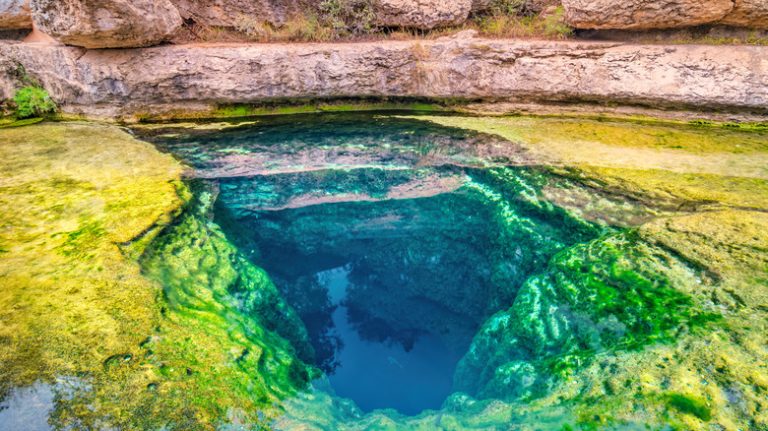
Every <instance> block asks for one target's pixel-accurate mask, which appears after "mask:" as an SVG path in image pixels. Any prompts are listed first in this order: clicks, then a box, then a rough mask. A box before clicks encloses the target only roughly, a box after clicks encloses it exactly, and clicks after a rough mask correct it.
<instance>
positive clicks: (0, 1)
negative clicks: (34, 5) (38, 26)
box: [0, 0, 32, 30]
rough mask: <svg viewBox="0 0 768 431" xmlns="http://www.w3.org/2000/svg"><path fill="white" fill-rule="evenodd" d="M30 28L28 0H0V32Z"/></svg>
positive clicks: (30, 19)
mask: <svg viewBox="0 0 768 431" xmlns="http://www.w3.org/2000/svg"><path fill="white" fill-rule="evenodd" d="M28 28H32V15H31V14H30V13H29V0H0V30H6V29H10V30H17V29H28Z"/></svg>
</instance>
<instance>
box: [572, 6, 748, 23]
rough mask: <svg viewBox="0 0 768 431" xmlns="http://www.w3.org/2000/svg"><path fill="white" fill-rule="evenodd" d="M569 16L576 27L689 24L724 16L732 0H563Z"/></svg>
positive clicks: (710, 20)
mask: <svg viewBox="0 0 768 431" xmlns="http://www.w3.org/2000/svg"><path fill="white" fill-rule="evenodd" d="M563 6H564V7H565V10H566V19H567V21H568V23H569V24H571V25H572V26H574V27H577V28H591V29H653V28H674V27H687V26H693V25H699V24H706V23H711V22H715V21H719V20H721V19H723V18H724V17H725V16H726V15H727V14H728V13H729V12H730V11H731V10H732V9H733V1H732V0H664V1H656V0H627V1H615V0H564V1H563Z"/></svg>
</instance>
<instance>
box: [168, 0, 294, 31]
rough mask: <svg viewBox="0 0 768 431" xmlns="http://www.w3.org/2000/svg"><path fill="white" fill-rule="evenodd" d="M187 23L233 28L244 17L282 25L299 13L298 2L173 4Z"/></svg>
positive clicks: (176, 0) (200, 0) (197, 0)
mask: <svg viewBox="0 0 768 431" xmlns="http://www.w3.org/2000/svg"><path fill="white" fill-rule="evenodd" d="M171 2H172V3H173V4H174V5H175V6H176V8H177V9H178V10H179V13H180V14H181V16H182V17H183V18H184V19H192V20H194V21H195V22H197V23H200V24H203V25H209V26H220V27H234V26H235V25H236V24H237V22H238V20H240V19H241V17H243V16H245V17H248V18H251V19H257V20H261V21H264V22H269V23H271V24H273V25H277V26H280V25H282V24H283V23H284V22H285V21H286V20H287V19H288V18H290V15H291V14H293V13H297V12H298V11H299V10H300V5H299V2H298V0H258V1H253V0H171Z"/></svg>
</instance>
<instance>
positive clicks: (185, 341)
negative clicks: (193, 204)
mask: <svg viewBox="0 0 768 431" xmlns="http://www.w3.org/2000/svg"><path fill="white" fill-rule="evenodd" d="M0 154H2V162H1V163H2V168H1V169H0V171H1V172H2V177H0V202H1V203H2V217H0V219H1V220H2V223H1V225H0V227H1V228H0V248H1V249H2V252H0V273H1V274H2V282H1V284H2V289H0V322H2V323H1V324H0V340H2V343H0V395H2V397H5V396H6V395H7V394H8V393H9V391H10V390H11V389H12V388H14V387H23V386H29V385H31V384H33V383H34V382H38V381H42V382H46V383H49V384H51V385H52V388H54V390H55V391H57V395H56V398H55V406H54V407H55V408H54V410H53V412H52V413H51V419H50V421H51V424H52V425H54V426H55V427H57V428H62V429H69V428H77V429H80V428H91V429H93V428H97V429H101V428H104V427H118V428H120V429H126V430H131V429H141V430H146V429H184V430H192V429H211V428H212V427H213V426H214V425H215V424H221V423H225V422H231V421H240V422H245V423H250V424H252V425H249V426H250V427H253V428H258V427H260V426H262V425H259V424H263V423H264V420H265V418H267V417H269V415H270V414H271V413H270V411H273V410H272V409H273V407H272V404H273V403H274V402H275V401H276V400H277V399H278V397H280V396H285V395H287V394H290V393H292V392H293V391H295V390H296V389H297V388H300V387H301V386H302V385H304V384H305V383H306V380H307V379H308V378H309V374H308V373H309V372H310V371H311V370H309V369H307V368H306V367H304V366H303V365H302V364H301V362H300V361H298V360H297V359H296V357H295V355H296V352H295V350H294V348H293V347H291V346H290V345H289V344H288V342H287V341H285V340H284V339H283V338H282V337H280V336H279V335H277V334H276V333H273V332H272V331H270V330H269V329H267V328H266V326H269V327H272V328H274V329H278V328H279V330H280V331H281V333H284V334H287V335H288V336H290V337H293V338H301V336H302V332H301V330H302V329H301V328H300V327H299V326H297V324H296V321H295V320H293V319H292V318H291V314H290V310H289V309H287V308H286V307H285V306H284V305H281V304H282V303H281V302H280V300H279V297H278V296H277V295H276V294H275V291H274V287H273V286H272V285H271V282H270V281H269V279H268V278H267V276H266V275H265V274H264V273H263V271H260V270H258V269H257V268H255V267H252V266H248V265H247V264H245V263H244V261H243V260H242V258H238V257H237V256H236V253H235V252H234V249H233V248H232V247H231V246H230V245H228V243H227V242H226V240H225V239H223V237H222V236H221V234H220V233H217V231H216V230H215V226H214V227H212V226H208V225H207V224H205V223H203V222H201V221H199V220H198V219H197V218H195V216H194V215H189V214H190V212H189V211H186V212H185V213H184V214H185V215H183V216H181V218H180V219H178V220H177V221H176V222H175V223H173V224H172V225H170V222H171V219H172V216H173V215H174V214H176V213H177V212H178V211H179V210H180V208H181V205H182V203H183V201H184V198H185V195H186V191H185V189H184V188H183V187H182V186H180V184H179V182H178V179H179V175H180V173H181V167H180V166H179V165H178V164H177V163H176V162H175V161H173V160H172V159H171V158H170V157H169V156H166V155H163V154H161V153H159V152H157V151H156V150H155V149H154V148H152V147H151V146H150V145H148V144H146V143H143V142H140V141H136V140H135V139H133V138H132V137H131V136H130V135H128V134H126V133H125V132H123V131H122V130H120V129H118V128H114V127H111V126H101V125H94V124H82V123H60V124H43V125H36V126H33V127H23V128H14V129H7V130H4V131H2V132H0ZM180 196H181V197H180ZM164 226H169V227H167V228H166V233H163V235H162V236H160V237H158V235H159V234H160V231H161V230H162V228H163V227H164ZM168 232H171V233H168ZM135 239H138V241H134V240H135ZM150 244H152V245H151V246H150ZM195 245H197V246H198V247H200V248H194V246H195ZM145 251H146V257H145V258H144V259H143V260H142V261H143V262H144V263H143V266H144V269H143V272H144V274H147V275H150V276H151V277H149V278H147V276H146V275H144V274H142V269H141V267H140V265H139V264H138V263H137V262H136V261H135V260H134V258H135V257H136V256H139V255H141V254H142V253H144V252H145ZM166 251H169V252H170V251H173V252H176V251H179V253H180V254H179V255H178V256H177V255H165V254H164V253H165V252H166ZM195 251H199V253H195ZM131 256H133V258H132V257H131ZM175 271H183V273H181V274H180V273H178V272H175ZM169 273H173V274H174V276H173V277H171V278H174V279H177V280H178V279H183V280H184V284H183V285H179V284H176V285H172V286H171V287H170V288H169V287H168V286H166V287H165V289H159V288H158V285H157V284H156V283H154V282H152V281H151V279H160V280H164V279H165V278H164V277H165V276H166V275H167V274H169ZM176 277H178V278H176ZM175 287H178V290H177V289H175ZM297 345H300V344H299V343H297ZM70 377H71V378H74V379H75V380H74V381H73V383H70V384H62V383H61V382H62V381H65V380H62V379H69V378H70ZM59 391H60V392H59ZM246 410H247V411H246Z"/></svg>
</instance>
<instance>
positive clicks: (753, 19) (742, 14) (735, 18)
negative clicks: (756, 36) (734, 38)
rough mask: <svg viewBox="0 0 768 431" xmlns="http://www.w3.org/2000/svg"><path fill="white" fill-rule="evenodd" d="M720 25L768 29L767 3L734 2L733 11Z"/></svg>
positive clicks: (752, 0)
mask: <svg viewBox="0 0 768 431" xmlns="http://www.w3.org/2000/svg"><path fill="white" fill-rule="evenodd" d="M721 23H722V24H728V25H735V26H740V27H754V28H768V2H766V1H765V0H734V7H733V11H731V13H729V14H728V16H726V17H725V18H723V20H722V21H721Z"/></svg>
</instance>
